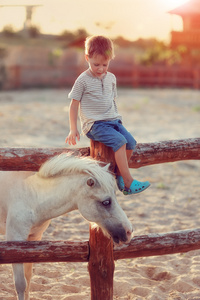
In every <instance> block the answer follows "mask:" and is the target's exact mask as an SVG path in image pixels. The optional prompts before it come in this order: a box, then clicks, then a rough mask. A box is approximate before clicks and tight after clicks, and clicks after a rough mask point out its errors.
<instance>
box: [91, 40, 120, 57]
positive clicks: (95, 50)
mask: <svg viewBox="0 0 200 300" xmlns="http://www.w3.org/2000/svg"><path fill="white" fill-rule="evenodd" d="M85 54H86V55H88V56H89V57H90V58H91V57H93V55H103V56H104V57H105V58H106V59H112V58H114V56H115V55H114V46H113V42H112V41H111V40H110V39H109V38H106V37H104V36H101V35H93V36H90V37H87V38H86V41H85Z"/></svg>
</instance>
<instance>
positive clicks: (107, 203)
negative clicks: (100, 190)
mask: <svg viewBox="0 0 200 300" xmlns="http://www.w3.org/2000/svg"><path fill="white" fill-rule="evenodd" d="M102 204H103V206H110V205H111V199H110V198H108V199H106V200H104V201H103V202H102Z"/></svg>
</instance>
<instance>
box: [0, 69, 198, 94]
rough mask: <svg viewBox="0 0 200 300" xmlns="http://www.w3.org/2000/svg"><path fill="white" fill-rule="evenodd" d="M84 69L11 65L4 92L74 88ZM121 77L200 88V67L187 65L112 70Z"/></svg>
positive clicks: (128, 82)
mask: <svg viewBox="0 0 200 300" xmlns="http://www.w3.org/2000/svg"><path fill="white" fill-rule="evenodd" d="M82 71H83V69H81V68H79V67H76V68H75V67H73V68H63V67H54V66H44V67H39V66H19V65H16V66H10V67H7V68H6V73H5V74H6V77H5V80H4V82H2V83H1V85H2V88H4V89H22V88H34V87H38V88H44V87H51V88H65V87H66V86H72V84H73V83H74V81H75V79H76V78H77V77H78V76H79V75H80V73H81V72H82ZM110 71H111V72H113V73H114V74H115V75H116V77H117V83H118V85H119V86H129V87H134V88H139V87H161V88H167V87H168V88H194V89H200V68H199V67H183V66H148V67H145V66H139V65H130V67H123V66H122V67H118V66H117V64H116V65H113V66H112V67H111V68H110Z"/></svg>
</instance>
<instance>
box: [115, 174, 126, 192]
mask: <svg viewBox="0 0 200 300" xmlns="http://www.w3.org/2000/svg"><path fill="white" fill-rule="evenodd" d="M116 180H117V186H118V189H119V190H120V191H121V192H123V190H124V188H125V186H124V180H123V177H122V176H121V175H117V176H116Z"/></svg>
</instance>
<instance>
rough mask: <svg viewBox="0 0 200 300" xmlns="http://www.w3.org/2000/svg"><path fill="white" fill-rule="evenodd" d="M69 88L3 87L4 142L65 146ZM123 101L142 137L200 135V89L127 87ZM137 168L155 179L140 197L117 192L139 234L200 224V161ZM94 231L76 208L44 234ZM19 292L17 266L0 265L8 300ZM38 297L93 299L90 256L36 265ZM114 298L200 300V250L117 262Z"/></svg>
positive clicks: (0, 283) (0, 142) (1, 296)
mask: <svg viewBox="0 0 200 300" xmlns="http://www.w3.org/2000/svg"><path fill="white" fill-rule="evenodd" d="M68 92H69V90H26V91H3V92H0V128H1V130H0V147H63V146H65V144H64V140H65V137H66V135H67V133H68V130H69V123H68V114H67V111H68V107H69V100H68V99H67V94H68ZM118 108H119V112H120V113H121V114H122V115H123V119H124V124H125V125H126V127H127V128H128V129H129V130H130V131H131V132H132V134H133V135H134V137H135V138H136V140H137V141H138V143H141V142H142V143H143V142H156V141H163V140H170V139H185V138H192V137H199V129H200V127H199V123H200V122H199V121H200V92H199V91H193V90H187V89H186V90H175V89H174V90H170V89H163V90H162V89H155V90H151V89H145V90H142V89H141V90H133V89H119V97H118ZM82 146H84V147H85V146H89V141H88V140H87V138H85V137H81V141H80V143H79V144H78V145H77V147H82ZM132 172H133V175H134V177H135V178H137V179H139V180H140V179H144V180H146V179H147V180H149V181H150V182H151V184H152V185H151V187H150V188H149V189H148V190H147V191H145V192H144V193H142V194H139V195H137V196H127V197H125V196H123V195H122V194H121V193H120V192H117V196H118V200H119V203H120V205H121V206H122V208H123V209H124V211H125V212H126V214H127V215H128V217H129V219H130V221H131V222H132V224H133V226H134V234H135V235H143V234H148V233H163V232H169V231H176V230H184V229H189V228H190V229H191V228H197V227H200V218H199V216H200V199H199V195H200V184H199V174H200V161H183V162H177V163H168V164H162V165H154V166H149V167H144V168H141V169H139V170H132ZM88 236H89V233H88V223H87V222H86V221H85V220H84V219H83V218H82V217H81V216H80V214H79V213H78V212H77V211H74V212H71V213H69V214H68V215H67V216H63V217H59V218H57V219H54V220H52V222H51V225H50V226H49V228H48V229H47V231H46V232H45V234H44V237H43V240H88ZM3 238H4V237H3V236H1V239H3ZM11 299H16V298H15V292H14V286H13V279H12V269H11V265H0V300H11ZM31 299H34V300H41V299H46V300H50V299H54V300H72V299H73V300H79V299H80V300H86V299H90V282H89V275H88V272H87V263H46V264H35V265H34V275H33V278H32V285H31ZM114 299H116V300H118V299H120V300H133V299H134V300H141V299H145V300H165V299H166V300H171V299H176V300H182V299H187V300H197V299H200V251H192V252H189V253H187V254H176V255H166V256H160V257H159V256H158V257H148V258H138V259H127V260H119V261H117V262H116V263H115V277H114ZM99 300H103V299H99Z"/></svg>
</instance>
